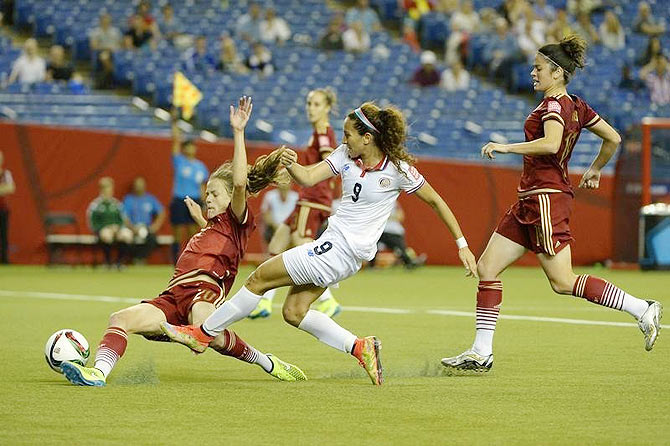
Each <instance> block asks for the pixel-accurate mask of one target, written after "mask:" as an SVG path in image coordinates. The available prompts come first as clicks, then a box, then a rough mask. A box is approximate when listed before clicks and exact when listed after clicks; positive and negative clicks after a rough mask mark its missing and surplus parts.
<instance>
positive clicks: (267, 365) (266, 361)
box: [254, 352, 273, 373]
mask: <svg viewBox="0 0 670 446" xmlns="http://www.w3.org/2000/svg"><path fill="white" fill-rule="evenodd" d="M258 353H259V355H258V357H257V358H256V361H254V363H255V364H258V365H259V366H261V367H262V368H263V370H265V371H266V372H268V373H270V372H271V371H272V367H273V365H272V361H270V358H268V357H267V355H266V354H265V353H261V352H258Z"/></svg>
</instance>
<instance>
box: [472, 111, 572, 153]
mask: <svg viewBox="0 0 670 446" xmlns="http://www.w3.org/2000/svg"><path fill="white" fill-rule="evenodd" d="M562 138H563V125H562V124H561V123H560V122H558V121H555V120H553V119H548V120H546V121H544V136H543V137H542V138H538V139H534V140H533V141H527V142H519V143H516V144H498V143H495V142H490V143H488V144H486V145H485V146H484V147H482V158H489V159H495V158H496V156H495V152H499V153H516V154H519V155H535V156H540V155H553V154H555V153H558V149H560V148H561V139H562Z"/></svg>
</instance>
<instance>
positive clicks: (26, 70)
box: [9, 38, 46, 84]
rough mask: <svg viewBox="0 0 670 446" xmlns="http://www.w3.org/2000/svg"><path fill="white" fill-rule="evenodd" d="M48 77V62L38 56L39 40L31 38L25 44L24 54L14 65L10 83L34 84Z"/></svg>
mask: <svg viewBox="0 0 670 446" xmlns="http://www.w3.org/2000/svg"><path fill="white" fill-rule="evenodd" d="M45 77H46V62H45V61H44V59H43V58H41V57H40V56H39V55H38V54H37V40H35V39H33V38H30V39H28V40H26V42H25V43H24V44H23V53H22V54H21V55H20V56H19V57H18V58H17V59H16V60H15V61H14V63H13V64H12V71H11V73H10V74H9V83H10V84H11V83H14V82H17V81H18V82H20V83H22V84H34V83H35V82H42V81H43V80H44V78H45Z"/></svg>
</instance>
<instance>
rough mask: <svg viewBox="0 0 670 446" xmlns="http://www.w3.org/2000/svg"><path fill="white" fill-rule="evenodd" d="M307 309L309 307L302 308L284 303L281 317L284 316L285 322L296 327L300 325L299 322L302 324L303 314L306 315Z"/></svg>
mask: <svg viewBox="0 0 670 446" xmlns="http://www.w3.org/2000/svg"><path fill="white" fill-rule="evenodd" d="M308 309H309V307H307V308H302V307H301V306H299V305H296V304H291V303H288V302H285V303H284V306H283V307H282V316H284V320H285V321H286V322H288V323H289V324H291V325H293V326H294V327H297V326H299V325H300V322H302V320H303V318H304V317H305V314H307V311H308Z"/></svg>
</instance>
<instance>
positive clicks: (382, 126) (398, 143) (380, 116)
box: [347, 102, 416, 172]
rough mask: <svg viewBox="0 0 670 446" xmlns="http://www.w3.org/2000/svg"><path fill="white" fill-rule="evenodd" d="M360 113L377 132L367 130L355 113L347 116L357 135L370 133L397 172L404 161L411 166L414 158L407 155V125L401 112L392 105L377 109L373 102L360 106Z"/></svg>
mask: <svg viewBox="0 0 670 446" xmlns="http://www.w3.org/2000/svg"><path fill="white" fill-rule="evenodd" d="M360 108H361V111H362V112H363V114H364V115H365V117H366V118H367V119H368V121H370V122H371V123H372V125H374V126H375V128H376V129H377V130H379V131H378V132H376V131H374V130H372V129H370V128H368V126H366V125H365V124H364V123H363V121H361V120H360V119H359V118H358V116H356V113H355V112H351V113H349V115H348V116H347V117H348V118H349V119H350V120H351V122H353V124H354V128H355V129H356V131H357V132H358V134H359V135H364V134H366V133H370V134H371V135H372V137H373V139H374V142H375V144H377V147H379V148H380V149H381V151H382V152H384V154H385V155H386V156H388V157H389V160H390V161H391V162H392V163H393V165H394V166H396V168H397V169H398V171H400V172H402V169H401V168H400V162H401V161H405V162H406V163H408V164H410V165H412V164H414V163H415V162H416V158H415V157H413V156H412V155H410V154H409V152H408V151H407V148H406V147H405V140H406V139H407V123H406V122H405V117H404V116H403V115H402V112H401V111H400V110H399V109H398V108H397V107H394V106H393V105H390V106H388V107H386V108H379V107H378V106H377V105H376V104H375V103H374V102H366V103H364V104H363V105H361V107H360Z"/></svg>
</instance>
